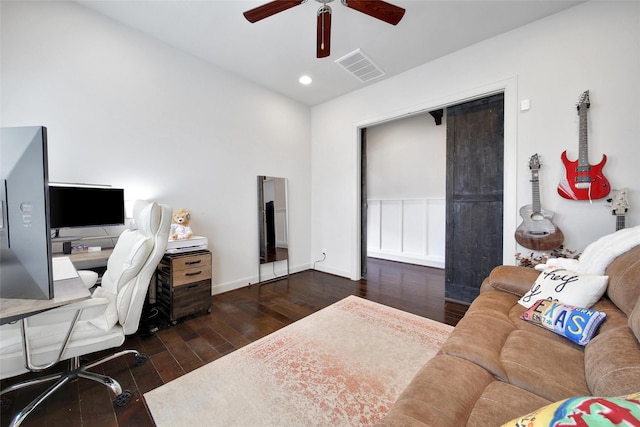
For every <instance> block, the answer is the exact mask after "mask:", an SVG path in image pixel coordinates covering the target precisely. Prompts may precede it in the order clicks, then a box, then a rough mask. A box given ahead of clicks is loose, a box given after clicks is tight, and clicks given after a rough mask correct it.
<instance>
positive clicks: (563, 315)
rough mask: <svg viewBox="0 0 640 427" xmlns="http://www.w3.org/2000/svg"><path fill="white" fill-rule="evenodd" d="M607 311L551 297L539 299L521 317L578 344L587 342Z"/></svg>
mask: <svg viewBox="0 0 640 427" xmlns="http://www.w3.org/2000/svg"><path fill="white" fill-rule="evenodd" d="M606 317H607V315H606V313H603V312H601V311H596V310H592V309H590V308H582V307H573V306H570V305H565V304H561V303H559V302H555V301H552V300H550V299H542V300H538V301H536V302H535V304H533V305H532V306H531V308H529V309H528V310H527V311H525V312H524V313H523V314H522V316H520V318H521V319H522V320H525V321H527V322H529V323H533V324H534V325H537V326H541V327H543V328H545V329H549V330H550V331H552V332H555V333H556V334H558V335H562V336H563V337H566V338H569V339H570V340H571V341H573V342H574V343H576V344H580V345H585V344H587V343H588V342H589V341H590V340H591V338H592V337H593V334H595V333H596V330H597V329H598V327H599V326H600V324H601V323H602V322H603V321H604V319H605V318H606Z"/></svg>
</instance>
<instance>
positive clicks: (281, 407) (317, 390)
mask: <svg viewBox="0 0 640 427" xmlns="http://www.w3.org/2000/svg"><path fill="white" fill-rule="evenodd" d="M452 330H453V327H451V326H448V325H445V324H442V323H438V322H436V321H433V320H429V319H426V318H423V317H420V316H416V315H413V314H410V313H406V312H404V311H400V310H396V309H394V308H390V307H387V306H384V305H381V304H377V303H375V302H371V301H368V300H365V299H362V298H358V297H355V296H349V297H347V298H345V299H343V300H341V301H338V302H337V303H335V304H333V305H330V306H328V307H326V308H324V309H322V310H320V311H318V312H316V313H313V314H311V315H309V316H307V317H305V318H304V319H302V320H299V321H297V322H295V323H293V324H291V325H289V326H286V327H285V328H282V329H280V330H278V331H276V332H274V333H272V334H270V335H268V336H266V337H264V338H262V339H260V340H258V341H255V342H253V343H251V344H249V345H247V346H245V347H243V348H241V349H239V350H237V351H235V352H233V353H231V354H228V355H226V356H224V357H222V358H220V359H217V360H215V361H213V362H211V363H209V364H207V365H205V366H203V367H201V368H198V369H196V370H194V371H192V372H190V373H188V374H186V375H183V376H182V377H180V378H177V379H176V380H174V381H171V382H170V383H167V384H165V385H163V386H161V387H159V388H157V389H155V390H152V391H150V392H148V393H145V395H144V397H145V399H146V402H147V404H148V406H149V409H150V410H151V414H152V415H153V419H154V421H155V422H156V424H157V425H158V426H160V427H164V426H171V427H175V426H190V427H194V426H243V427H244V426H287V427H292V426H362V425H372V424H374V423H375V422H376V421H378V420H380V419H381V418H382V417H383V416H384V415H385V414H386V413H387V412H388V411H389V409H390V408H391V405H392V404H393V402H394V401H395V400H396V399H397V397H398V396H399V395H400V393H401V392H402V390H403V389H404V388H405V387H406V386H407V385H408V384H409V382H410V381H411V379H412V378H413V376H414V375H415V373H416V372H417V371H418V370H419V369H420V367H421V366H422V365H423V364H424V363H425V362H427V361H428V360H429V359H430V358H431V357H433V356H434V355H435V354H436V353H437V351H438V349H439V348H440V347H441V345H442V343H443V342H444V341H445V339H446V338H447V337H448V336H449V334H450V333H451V331H452Z"/></svg>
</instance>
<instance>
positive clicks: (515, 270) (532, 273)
mask: <svg viewBox="0 0 640 427" xmlns="http://www.w3.org/2000/svg"><path fill="white" fill-rule="evenodd" d="M539 275H540V272H539V271H537V270H535V269H533V268H528V267H517V266H515V265H500V266H498V267H496V268H494V269H493V270H491V273H489V276H488V277H487V278H486V279H484V282H482V287H481V288H480V292H484V291H502V292H506V293H509V294H513V295H517V296H519V297H521V296H522V295H524V294H525V293H527V291H528V290H529V289H530V288H531V285H533V282H535V281H536V279H537V278H538V276H539Z"/></svg>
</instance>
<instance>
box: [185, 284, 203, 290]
mask: <svg viewBox="0 0 640 427" xmlns="http://www.w3.org/2000/svg"><path fill="white" fill-rule="evenodd" d="M198 286H200V285H199V284H197V283H196V284H195V285H189V287H188V288H187V289H193V288H197V287H198Z"/></svg>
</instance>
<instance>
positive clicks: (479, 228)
mask: <svg viewBox="0 0 640 427" xmlns="http://www.w3.org/2000/svg"><path fill="white" fill-rule="evenodd" d="M503 171H504V95H503V94H499V95H493V96H490V97H487V98H483V99H479V100H475V101H470V102H466V103H464V104H459V105H456V106H453V107H448V108H447V184H446V198H447V202H446V217H447V219H446V227H447V231H446V236H447V237H446V239H447V242H446V248H445V297H446V298H447V299H451V300H456V301H462V302H471V301H473V299H474V298H475V297H476V296H478V294H479V290H480V285H481V283H482V280H483V279H484V278H485V277H486V276H487V274H489V272H490V271H491V269H492V268H493V267H495V266H496V265H500V264H502V215H503V212H502V210H503V198H502V194H503Z"/></svg>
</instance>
